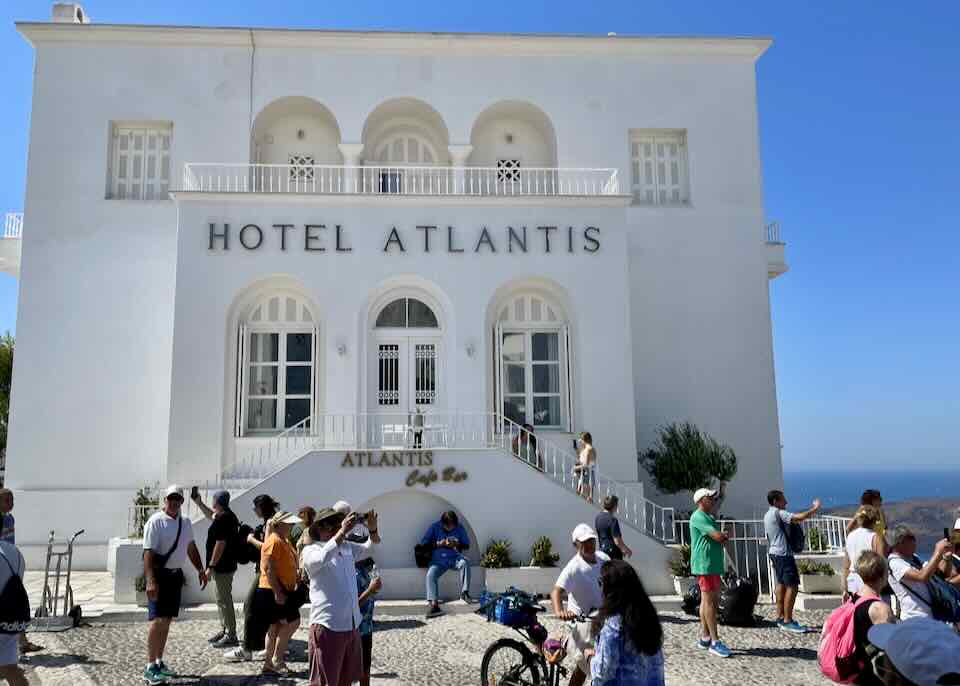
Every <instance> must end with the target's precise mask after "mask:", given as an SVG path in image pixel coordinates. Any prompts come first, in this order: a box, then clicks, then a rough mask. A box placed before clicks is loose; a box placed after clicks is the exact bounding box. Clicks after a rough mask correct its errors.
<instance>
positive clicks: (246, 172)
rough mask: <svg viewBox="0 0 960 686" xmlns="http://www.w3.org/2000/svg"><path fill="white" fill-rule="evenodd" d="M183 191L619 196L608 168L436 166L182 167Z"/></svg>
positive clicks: (614, 173) (615, 175)
mask: <svg viewBox="0 0 960 686" xmlns="http://www.w3.org/2000/svg"><path fill="white" fill-rule="evenodd" d="M183 190H185V191H196V192H205V193H306V194H334V195H337V194H360V195H393V196H397V195H400V196H403V195H431V196H443V195H471V196H496V197H515V196H607V195H619V194H620V193H621V190H620V179H619V173H618V170H617V169H613V168H597V169H588V168H568V169H565V168H554V167H526V168H517V169H503V168H498V167H437V166H400V165H392V166H386V165H367V166H344V165H290V164H243V163H241V164H220V163H194V162H190V163H187V164H185V165H184V169H183Z"/></svg>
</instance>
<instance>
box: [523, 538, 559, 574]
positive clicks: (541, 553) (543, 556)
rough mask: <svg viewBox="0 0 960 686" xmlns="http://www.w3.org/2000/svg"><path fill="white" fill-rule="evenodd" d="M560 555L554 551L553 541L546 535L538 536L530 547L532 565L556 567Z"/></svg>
mask: <svg viewBox="0 0 960 686" xmlns="http://www.w3.org/2000/svg"><path fill="white" fill-rule="evenodd" d="M559 560H560V556H559V555H558V554H557V553H555V552H553V543H552V542H551V541H550V539H549V538H547V537H546V536H541V537H540V538H538V539H537V540H536V541H535V542H534V544H533V546H531V548H530V566H531V567H556V566H557V562H558V561H559Z"/></svg>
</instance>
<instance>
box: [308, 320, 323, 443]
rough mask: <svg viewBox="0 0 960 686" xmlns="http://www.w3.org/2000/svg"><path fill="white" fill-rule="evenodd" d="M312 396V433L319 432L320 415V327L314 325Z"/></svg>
mask: <svg viewBox="0 0 960 686" xmlns="http://www.w3.org/2000/svg"><path fill="white" fill-rule="evenodd" d="M311 388H312V396H311V398H310V431H309V433H310V434H311V435H315V434H318V433H319V431H318V428H317V427H318V426H319V417H320V402H319V401H320V327H319V326H315V327H313V383H312V386H311Z"/></svg>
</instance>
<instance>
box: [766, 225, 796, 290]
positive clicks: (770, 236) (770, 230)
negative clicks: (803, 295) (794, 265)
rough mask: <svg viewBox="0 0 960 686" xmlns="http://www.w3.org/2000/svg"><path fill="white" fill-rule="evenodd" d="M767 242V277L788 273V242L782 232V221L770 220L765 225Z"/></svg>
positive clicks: (771, 277) (772, 277)
mask: <svg viewBox="0 0 960 686" xmlns="http://www.w3.org/2000/svg"><path fill="white" fill-rule="evenodd" d="M764 233H765V238H766V242H767V278H768V279H775V278H777V277H778V276H780V275H781V274H786V273H787V270H788V269H789V268H790V267H789V266H787V256H786V243H784V242H783V237H782V235H781V232H780V222H778V221H774V222H770V223H769V224H767V225H766V226H765V227H764Z"/></svg>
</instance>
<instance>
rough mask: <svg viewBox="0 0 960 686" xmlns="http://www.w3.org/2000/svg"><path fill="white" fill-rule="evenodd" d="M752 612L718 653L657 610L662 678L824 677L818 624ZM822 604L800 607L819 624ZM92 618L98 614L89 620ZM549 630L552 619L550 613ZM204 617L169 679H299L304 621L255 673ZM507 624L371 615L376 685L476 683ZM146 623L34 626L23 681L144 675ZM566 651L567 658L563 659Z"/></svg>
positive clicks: (814, 680)
mask: <svg viewBox="0 0 960 686" xmlns="http://www.w3.org/2000/svg"><path fill="white" fill-rule="evenodd" d="M760 612H763V613H765V614H766V616H767V621H766V622H765V623H764V624H763V625H762V626H760V627H758V628H753V629H734V628H727V627H724V628H723V629H722V632H721V633H722V635H723V637H724V639H725V640H726V642H727V644H728V645H729V646H730V647H731V648H732V649H733V651H734V657H733V658H731V659H728V660H721V659H718V658H714V657H712V656H710V655H708V654H707V653H706V652H704V651H702V650H701V649H699V648H697V647H696V646H695V639H696V636H697V626H696V622H695V620H694V619H693V618H691V617H687V616H684V615H682V614H679V613H665V614H662V615H661V620H662V622H663V626H664V630H665V632H666V643H665V646H664V651H665V654H666V660H667V683H668V684H670V685H671V686H693V685H694V684H696V686H703V685H704V684H719V685H723V686H726V685H731V686H732V685H734V684H737V685H739V684H750V685H753V684H756V685H760V684H763V685H764V686H766V685H767V684H770V683H778V684H783V685H785V686H808V685H812V684H817V685H822V684H825V683H828V682H827V680H826V679H824V678H823V677H821V676H820V674H819V671H818V668H817V664H816V648H817V639H818V634H816V633H811V634H807V635H803V636H794V635H790V634H786V633H784V632H781V631H778V630H777V629H776V628H774V627H773V625H772V624H771V623H770V622H769V618H770V612H769V608H767V607H763V606H761V608H760ZM824 616H825V613H823V612H808V613H804V614H803V616H802V617H800V619H801V621H804V622H806V623H808V624H810V625H812V626H815V627H817V628H819V627H820V625H821V624H822V622H823V619H824ZM93 621H94V622H96V620H93ZM545 623H546V624H547V627H548V628H549V629H550V630H551V631H556V630H557V628H558V627H559V626H560V625H559V623H558V622H556V621H554V620H552V619H551V618H549V617H548V618H546V620H545ZM217 628H218V626H217V622H216V621H215V620H211V619H193V620H188V621H183V622H180V623H178V624H177V625H175V626H174V628H173V630H172V632H171V639H170V642H169V644H168V647H167V662H168V663H169V664H170V666H171V667H173V668H175V669H177V670H178V671H179V672H180V673H181V674H182V675H183V676H182V677H181V678H179V679H174V680H171V682H170V683H171V684H183V685H187V684H203V685H209V686H214V685H229V686H247V685H248V684H249V685H253V684H257V685H260V684H264V685H265V684H277V685H279V686H301V685H304V684H306V683H307V680H306V678H305V676H306V672H305V670H306V664H305V660H306V631H305V630H303V629H301V630H300V631H298V632H297V634H296V636H295V639H294V644H293V655H292V657H291V659H290V660H289V664H290V667H291V668H292V669H293V670H294V674H292V675H291V677H289V678H265V677H262V678H261V677H258V676H256V671H257V668H256V666H254V665H251V664H249V663H248V664H243V665H226V664H222V663H221V662H220V661H219V659H218V658H219V655H218V652H217V651H215V650H213V649H211V648H209V647H207V643H206V640H205V639H206V637H208V636H209V635H211V634H213V633H214V632H215V631H216V630H217ZM511 634H512V632H511V631H510V630H509V629H507V628H505V627H502V626H499V625H497V624H488V623H487V622H486V621H485V620H484V619H482V618H481V617H478V616H476V615H472V614H470V615H449V616H446V617H441V618H438V619H434V620H430V621H429V622H427V621H426V620H424V619H423V618H422V617H421V616H398V617H388V616H383V617H378V622H377V626H376V634H375V636H374V657H373V674H374V679H373V683H374V684H376V685H377V686H459V685H461V684H479V681H480V661H481V658H482V656H483V652H484V650H485V649H486V648H487V646H488V645H490V643H492V642H493V641H495V640H497V639H498V638H502V637H506V636H510V635H511ZM145 636H146V624H145V623H144V622H111V623H95V624H94V625H93V626H90V627H84V628H79V629H72V630H70V631H66V632H62V633H59V634H51V633H37V634H32V638H33V639H34V640H35V641H36V642H38V643H41V644H44V645H46V646H47V647H48V650H47V651H44V652H43V653H37V654H35V655H34V656H33V657H32V659H31V666H30V672H31V674H30V678H31V683H34V684H46V685H51V684H54V685H58V686H60V685H62V686H67V685H68V684H69V685H70V686H86V685H88V684H102V685H108V684H109V685H111V686H113V685H116V686H120V685H123V686H128V685H133V684H137V683H142V682H141V680H140V674H141V671H142V670H143V666H144V662H145V660H144V645H145ZM568 661H569V660H568Z"/></svg>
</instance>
